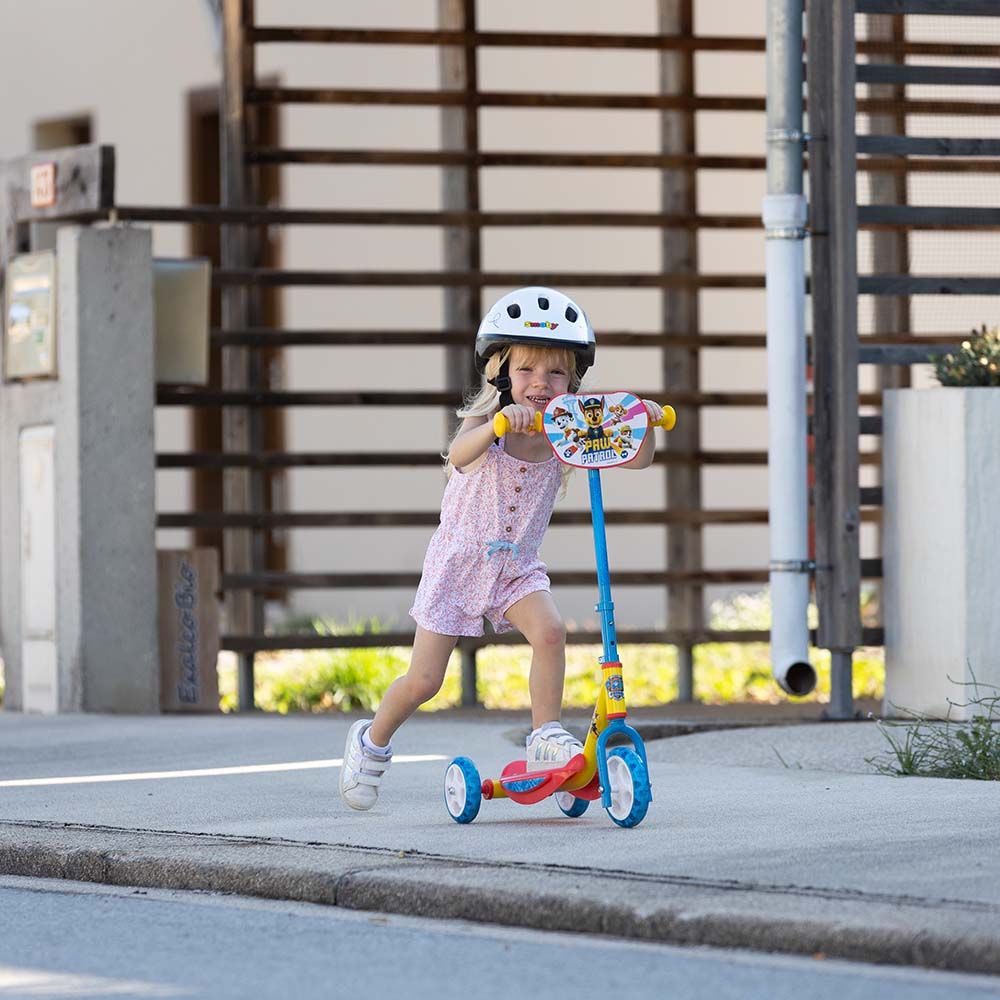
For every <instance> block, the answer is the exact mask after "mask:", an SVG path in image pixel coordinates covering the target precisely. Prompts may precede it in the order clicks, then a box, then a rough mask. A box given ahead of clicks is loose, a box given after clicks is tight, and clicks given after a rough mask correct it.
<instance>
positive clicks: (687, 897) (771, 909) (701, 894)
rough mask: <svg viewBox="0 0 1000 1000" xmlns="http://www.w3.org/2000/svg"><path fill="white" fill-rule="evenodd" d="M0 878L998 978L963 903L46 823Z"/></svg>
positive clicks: (16, 830)
mask: <svg viewBox="0 0 1000 1000" xmlns="http://www.w3.org/2000/svg"><path fill="white" fill-rule="evenodd" d="M209 858H211V860H208V859H209ZM0 873H2V874H5V875H25V876H32V877H40V878H63V879H73V880H78V881H84V882H97V883H103V884H106V885H119V886H141V887H148V888H160V889H184V890H203V891H211V892H229V893H234V894H238V895H244V896H256V897H261V898H267V899H282V900H295V901H300V902H312V903H320V904H324V905H328V906H342V907H345V908H348V909H353V910H369V911H378V912H384V913H398V914H406V915H410V916H423V917H435V918H438V919H459V920H470V921H475V922H478V923H489V924H501V925H506V926H514V927H521V928H526V927H530V928H535V929H539V930H562V931H580V932H585V933H591V934H604V935H610V936H614V937H622V938H631V939H635V940H642V941H657V942H663V943H670V944H678V945H708V946H713V947H720V948H747V949H753V950H759V951H770V952H781V953H786V954H801V955H815V956H822V957H828V958H841V959H850V960H854V961H862V962H877V963H887V964H895V965H909V966H925V967H929V968H939V969H950V970H955V971H962V972H982V973H992V974H997V973H1000V906H996V905H994V904H990V903H979V902H975V901H964V900H953V899H927V898H920V897H913V896H897V895H889V894H877V893H871V894H867V893H860V892H855V891H849V890H837V889H829V888H821V887H810V886H796V885H784V886H782V885H766V884H762V883H750V882H737V881H727V880H713V879H695V878H687V877H680V876H656V875H646V874H643V873H638V872H629V871H610V870H609V871H603V872H602V871H595V870H592V869H585V868H574V867H572V866H568V865H567V866H559V865H540V864H532V863H523V864H510V863H503V864H497V863H491V862H485V861H484V862H475V861H469V860H468V859H461V858H452V857H447V856H437V855H428V854H421V853H414V852H408V851H405V850H401V851H391V850H383V849H375V848H364V847H355V846H351V845H345V844H325V843H304V842H299V841H285V840H280V839H275V838H261V837H245V838H244V837H235V836H224V835H211V834H194V833H174V832H169V831H157V830H128V829H122V828H116V827H97V826H84V825H74V824H49V823H11V822H0Z"/></svg>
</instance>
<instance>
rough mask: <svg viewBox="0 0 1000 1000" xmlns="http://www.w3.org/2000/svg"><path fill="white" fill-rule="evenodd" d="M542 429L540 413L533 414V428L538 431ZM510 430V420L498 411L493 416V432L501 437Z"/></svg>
mask: <svg viewBox="0 0 1000 1000" xmlns="http://www.w3.org/2000/svg"><path fill="white" fill-rule="evenodd" d="M541 429H542V415H541V414H540V413H536V414H535V426H534V430H536V431H540V430H541ZM509 430H510V421H509V420H508V419H507V418H506V417H505V416H504V415H503V413H498V414H497V415H496V416H495V417H494V418H493V433H494V434H495V435H496V436H497V437H498V438H502V437H503V436H504V434H506V433H507V432H508V431H509Z"/></svg>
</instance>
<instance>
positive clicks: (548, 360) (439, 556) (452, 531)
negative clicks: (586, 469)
mask: <svg viewBox="0 0 1000 1000" xmlns="http://www.w3.org/2000/svg"><path fill="white" fill-rule="evenodd" d="M594 350H595V342H594V331H593V328H592V327H591V325H590V321H589V320H588V319H587V317H586V314H585V313H584V311H583V310H582V309H581V308H580V307H579V306H578V305H576V303H574V302H573V301H572V300H571V299H569V298H568V297H567V296H565V295H563V294H562V293H561V292H558V291H555V290H554V289H551V288H520V289H518V290H517V291H514V292H511V293H509V294H508V295H505V296H504V297H503V298H501V299H500V300H499V301H498V302H497V303H496V304H495V305H494V306H493V307H492V308H491V309H490V310H489V311H488V312H487V314H486V317H485V318H484V319H483V321H482V323H481V324H480V327H479V332H478V334H477V336H476V367H477V369H478V370H479V372H480V373H481V374H482V376H483V382H482V385H481V387H480V388H479V391H478V394H477V395H475V397H474V398H472V399H471V400H470V401H469V402H468V403H467V405H466V406H465V407H464V408H462V409H460V410H459V411H458V416H460V417H463V418H464V420H463V423H462V426H461V427H460V428H459V430H458V433H457V434H456V435H455V438H454V440H453V441H452V442H451V447H450V448H449V451H448V468H449V473H450V476H449V480H448V485H447V487H446V488H445V492H444V499H443V500H442V503H441V524H440V526H439V527H438V529H437V531H436V532H435V533H434V537H433V538H432V539H431V542H430V545H429V547H428V550H427V555H426V558H425V559H424V568H423V575H422V577H421V580H420V586H419V588H418V590H417V596H416V599H415V600H414V604H413V607H412V608H411V609H410V614H411V615H412V616H413V618H414V620H415V621H416V623H417V629H416V635H415V637H414V641H413V654H412V657H411V659H410V668H409V670H408V671H407V673H406V674H404V675H403V676H402V677H399V678H398V679H397V680H396V681H395V682H394V683H393V684H392V686H391V687H390V688H389V690H388V691H387V692H386V695H385V698H384V699H383V700H382V703H381V705H379V708H378V711H377V712H376V713H375V718H374V719H372V720H368V719H361V720H359V721H358V722H355V723H354V725H353V726H351V729H350V732H349V733H348V736H347V745H346V747H345V749H344V764H343V767H342V768H341V772H340V794H341V796H342V797H343V799H344V801H345V802H346V803H347V804H348V805H349V806H350V807H351V808H352V809H370V808H371V807H372V806H373V805H374V804H375V801H376V800H377V799H378V791H379V785H380V783H381V781H382V778H383V776H384V774H385V772H386V771H387V770H388V768H389V763H390V761H391V759H392V736H393V734H394V733H395V732H396V730H397V729H398V728H399V726H400V725H402V723H403V722H405V721H406V720H407V719H408V718H409V717H410V716H411V715H412V714H413V713H414V712H415V711H416V710H417V708H418V707H419V706H420V705H422V704H423V703H424V702H425V701H428V700H430V699H431V698H433V697H434V695H435V694H436V693H437V692H438V690H439V689H440V687H441V684H442V682H443V681H444V675H445V669H446V668H447V666H448V659H449V657H450V656H451V652H452V650H453V649H454V648H455V644H456V642H457V641H458V636H464V635H469V636H478V635H482V634H483V617H484V616H485V617H486V618H488V619H489V620H490V623H491V624H492V625H493V628H494V629H495V631H497V632H507V631H509V630H510V629H511V628H517V629H519V630H520V632H521V633H522V634H523V635H524V637H525V639H527V641H528V642H529V643H530V644H531V651H532V657H531V671H530V673H529V675H528V689H529V693H530V696H531V718H532V726H533V727H534V728H533V731H532V733H531V735H530V736H529V737H528V740H527V748H526V749H527V757H528V764H529V768H530V769H531V770H540V769H544V768H547V767H549V768H551V767H556V766H558V765H559V764H562V763H565V762H566V761H568V760H569V759H570V758H571V757H572V756H573V755H574V754H577V753H580V752H581V751H582V749H583V747H582V745H581V744H580V741H579V740H578V739H576V737H574V736H573V735H572V734H571V733H568V732H567V731H566V730H565V729H564V728H563V726H562V723H561V722H560V715H561V709H562V695H563V677H564V674H565V670H566V645H565V644H566V630H565V626H564V625H563V622H562V619H561V618H560V616H559V612H558V611H557V610H556V606H555V604H554V603H553V601H552V597H551V595H550V593H549V578H548V576H547V575H546V572H545V564H544V563H542V562H541V561H540V560H539V558H538V548H539V545H540V544H541V541H542V536H543V535H544V534H545V529H546V528H547V527H548V523H549V518H550V517H551V515H552V508H553V506H554V504H555V501H556V495H557V494H558V492H559V489H560V486H561V485H562V482H563V478H564V477H563V470H566V471H567V472H568V471H569V470H568V468H567V467H566V466H563V465H562V464H561V463H560V462H558V461H557V460H556V458H555V457H554V456H553V455H552V451H551V449H550V448H549V445H548V442H547V441H546V439H545V435H544V434H538V433H535V432H534V430H533V426H534V420H535V414H536V413H541V412H543V411H544V410H545V408H546V406H547V405H548V403H549V400H551V399H552V398H554V397H555V396H558V395H560V394H561V393H564V392H576V391H577V390H578V389H579V387H580V382H581V380H582V378H583V376H584V373H585V372H586V371H587V369H588V368H589V367H590V366H591V365H592V364H593V362H594ZM644 402H645V404H646V409H647V411H648V412H649V416H650V419H651V420H659V419H660V418H661V417H662V415H663V413H662V410H661V408H660V407H659V406H658V405H657V404H656V403H653V402H650V401H649V400H644ZM498 410H500V411H502V412H503V414H504V415H505V416H506V417H507V420H508V422H509V425H510V431H509V432H508V434H507V435H505V436H504V437H503V438H501V439H500V440H497V439H496V438H495V437H494V435H493V417H494V415H495V414H496V412H497V411H498ZM653 448H654V445H653V435H652V434H647V435H646V436H645V438H644V440H643V443H642V446H641V448H640V449H639V453H638V455H637V456H636V459H635V461H633V462H632V463H631V464H630V465H628V466H625V468H636V467H638V468H645V467H646V466H648V465H649V463H650V462H651V461H652V459H653Z"/></svg>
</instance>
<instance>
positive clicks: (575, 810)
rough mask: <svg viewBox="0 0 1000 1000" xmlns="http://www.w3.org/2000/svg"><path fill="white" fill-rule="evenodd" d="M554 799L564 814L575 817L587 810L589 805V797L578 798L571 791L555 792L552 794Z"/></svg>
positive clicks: (571, 817)
mask: <svg viewBox="0 0 1000 1000" xmlns="http://www.w3.org/2000/svg"><path fill="white" fill-rule="evenodd" d="M552 798H554V799H555V800H556V805H557V806H559V808H560V809H561V810H562V812H563V815H564V816H569V818H570V819H576V818H577V816H582V815H583V814H584V813H585V812H586V811H587V806H589V805H590V800H589V799H578V798H577V797H576V796H575V795H574V794H573V793H572V792H556V793H555V795H553V796H552Z"/></svg>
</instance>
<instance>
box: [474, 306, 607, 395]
mask: <svg viewBox="0 0 1000 1000" xmlns="http://www.w3.org/2000/svg"><path fill="white" fill-rule="evenodd" d="M510 344H529V345H533V346H537V347H557V348H559V347H561V348H568V349H569V350H571V351H573V352H574V353H575V354H576V373H577V376H578V377H580V378H582V377H583V374H584V372H585V371H586V370H587V369H588V368H589V367H590V366H591V365H592V364H593V363H594V349H595V341H594V328H593V327H592V326H591V325H590V320H589V319H587V314H586V313H585V312H584V311H583V310H582V309H581V308H580V307H579V306H578V305H577V304H576V303H575V302H574V301H573V300H572V299H571V298H569V297H568V296H566V295H564V294H563V293H562V292H559V291H556V290H555V289H554V288H541V287H532V288H518V289H517V290H516V291H513V292H508V293H507V294H506V295H504V296H503V298H501V299H498V300H497V301H496V302H495V303H494V304H493V305H492V306H491V307H490V308H489V309H488V310H487V311H486V316H485V317H484V318H483V321H482V323H480V324H479V332H478V333H477V334H476V368H478V369H479V371H480V372H482V371H483V370H484V369H485V368H486V361H487V359H488V358H489V357H490V355H491V354H496V352H497V351H499V350H502V349H503V348H504V347H507V346H508V345H510Z"/></svg>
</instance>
